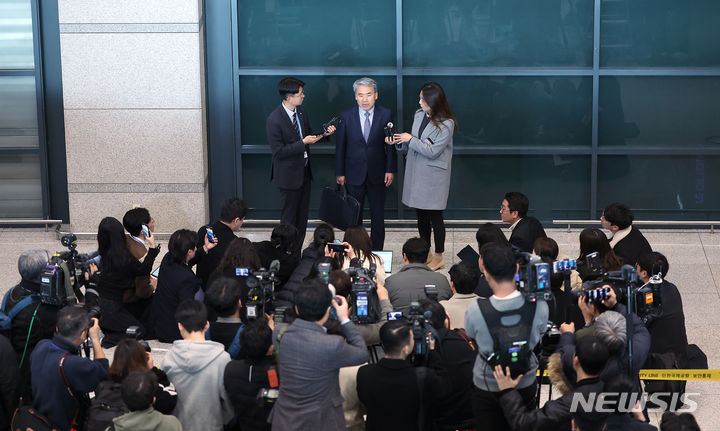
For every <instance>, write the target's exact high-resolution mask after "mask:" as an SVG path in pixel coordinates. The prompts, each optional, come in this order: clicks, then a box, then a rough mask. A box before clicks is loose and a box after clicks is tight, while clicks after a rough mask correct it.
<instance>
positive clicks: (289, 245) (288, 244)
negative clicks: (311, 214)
mask: <svg viewBox="0 0 720 431" xmlns="http://www.w3.org/2000/svg"><path fill="white" fill-rule="evenodd" d="M297 234H298V232H297V229H296V228H295V226H293V225H291V224H287V223H281V224H279V225H277V226H275V228H274V229H273V230H272V233H271V234H270V243H271V244H272V245H273V247H275V248H277V249H279V250H280V251H282V252H284V253H287V254H293V253H295V252H296V250H295V247H296V246H295V239H296V238H297Z"/></svg>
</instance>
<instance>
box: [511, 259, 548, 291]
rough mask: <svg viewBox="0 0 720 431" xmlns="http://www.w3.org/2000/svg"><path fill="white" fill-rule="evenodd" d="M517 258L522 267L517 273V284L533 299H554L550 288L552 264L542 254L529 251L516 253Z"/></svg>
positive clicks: (518, 287)
mask: <svg viewBox="0 0 720 431" xmlns="http://www.w3.org/2000/svg"><path fill="white" fill-rule="evenodd" d="M515 260H516V261H517V263H518V264H519V265H520V268H519V270H518V272H517V274H515V286H517V289H518V290H519V291H520V292H521V293H522V294H523V295H525V296H526V297H527V298H528V299H530V300H531V301H536V300H537V298H542V299H544V300H546V301H548V300H550V299H552V297H553V296H552V292H551V290H550V264H548V263H547V262H544V261H543V260H542V259H541V258H540V256H537V255H535V254H532V253H527V252H518V253H515Z"/></svg>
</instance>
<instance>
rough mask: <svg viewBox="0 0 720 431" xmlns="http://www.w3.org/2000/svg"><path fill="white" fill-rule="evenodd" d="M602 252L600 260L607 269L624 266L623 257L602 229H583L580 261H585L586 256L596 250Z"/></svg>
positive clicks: (614, 269)
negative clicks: (615, 250)
mask: <svg viewBox="0 0 720 431" xmlns="http://www.w3.org/2000/svg"><path fill="white" fill-rule="evenodd" d="M596 251H597V252H598V253H600V262H601V264H602V267H603V269H604V270H606V271H616V270H618V269H620V267H621V266H622V264H623V262H622V258H620V257H618V256H617V255H616V254H615V252H614V251H613V250H612V248H610V241H608V239H607V236H605V234H604V233H603V231H601V230H600V229H583V231H582V232H580V256H578V258H577V262H578V263H584V262H585V256H587V255H588V254H590V253H594V252H596Z"/></svg>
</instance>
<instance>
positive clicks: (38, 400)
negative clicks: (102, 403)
mask: <svg viewBox="0 0 720 431" xmlns="http://www.w3.org/2000/svg"><path fill="white" fill-rule="evenodd" d="M99 334H100V325H99V322H98V319H96V318H93V319H90V315H89V314H88V312H87V311H86V310H85V309H84V308H83V307H82V306H77V305H75V306H67V307H64V308H63V309H62V310H60V311H59V312H58V314H57V333H56V334H55V336H54V337H53V338H52V340H42V341H40V342H39V343H38V345H37V347H36V348H35V350H34V351H33V353H32V355H31V356H30V364H31V375H32V391H33V398H34V401H33V405H34V406H35V408H36V409H37V411H38V412H39V413H40V414H42V415H44V416H45V417H46V418H47V419H48V421H49V422H50V423H51V424H52V425H53V427H56V428H58V429H61V430H67V429H70V427H71V425H73V424H82V423H84V417H82V412H84V411H85V407H87V406H88V405H89V399H88V395H87V394H88V392H93V391H95V389H96V388H97V386H98V384H99V383H100V382H101V381H102V380H103V379H105V377H106V376H107V372H108V368H109V363H108V360H107V359H106V358H105V352H103V349H102V348H101V347H100V335H99ZM88 338H90V341H91V342H92V348H93V355H94V359H89V358H83V357H80V355H79V353H80V346H81V345H82V344H83V343H85V341H86V340H87V339H88ZM21 429H25V427H22V428H21Z"/></svg>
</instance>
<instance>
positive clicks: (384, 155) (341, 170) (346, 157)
mask: <svg viewBox="0 0 720 431" xmlns="http://www.w3.org/2000/svg"><path fill="white" fill-rule="evenodd" d="M359 110H360V107H358V106H355V107H354V108H352V109H348V110H347V111H345V112H342V113H341V114H340V117H341V118H342V123H341V124H340V126H338V129H337V132H336V133H335V136H336V141H335V176H338V177H339V176H344V177H345V181H347V183H348V184H351V185H354V186H357V185H360V184H363V183H364V182H365V180H366V179H367V181H368V183H369V184H382V183H383V182H384V181H385V173H386V172H391V173H395V172H396V171H397V151H395V148H393V147H392V145H386V144H385V133H384V131H383V129H384V128H385V125H387V123H389V122H391V121H392V115H391V113H390V110H389V109H387V108H383V107H382V106H378V105H375V112H374V113H373V121H372V126H371V127H370V135H369V136H368V142H365V138H364V137H363V133H362V125H361V124H360V116H359V114H358V111H359Z"/></svg>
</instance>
